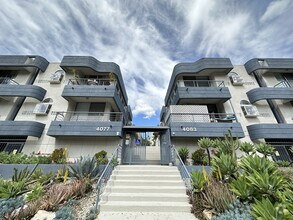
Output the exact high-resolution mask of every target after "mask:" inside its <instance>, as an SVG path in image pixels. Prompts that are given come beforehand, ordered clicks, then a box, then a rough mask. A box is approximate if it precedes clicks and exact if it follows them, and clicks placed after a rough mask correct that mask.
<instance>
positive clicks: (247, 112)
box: [240, 100, 259, 118]
mask: <svg viewBox="0 0 293 220" xmlns="http://www.w3.org/2000/svg"><path fill="white" fill-rule="evenodd" d="M240 107H241V110H242V112H243V114H244V116H245V117H246V118H255V117H257V116H259V112H258V110H257V108H256V106H254V105H252V104H251V103H250V102H249V101H246V100H242V101H240Z"/></svg>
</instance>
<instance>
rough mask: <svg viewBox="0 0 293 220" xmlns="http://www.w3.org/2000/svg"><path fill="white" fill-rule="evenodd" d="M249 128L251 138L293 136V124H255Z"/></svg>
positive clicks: (284, 137)
mask: <svg viewBox="0 0 293 220" xmlns="http://www.w3.org/2000/svg"><path fill="white" fill-rule="evenodd" d="M247 130H248V133H249V136H250V139H251V140H257V139H265V138H271V139H289V138H293V124H254V125H249V126H247Z"/></svg>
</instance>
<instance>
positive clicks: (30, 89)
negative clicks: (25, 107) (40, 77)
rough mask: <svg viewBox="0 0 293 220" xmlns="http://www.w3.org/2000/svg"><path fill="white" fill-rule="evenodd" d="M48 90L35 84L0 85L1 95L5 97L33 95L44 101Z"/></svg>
mask: <svg viewBox="0 0 293 220" xmlns="http://www.w3.org/2000/svg"><path fill="white" fill-rule="evenodd" d="M46 92H47V90H45V89H43V88H42V87H39V86H35V85H3V84H1V85H0V96H3V97H32V98H35V99H37V100H39V101H42V100H43V99H44V97H45V95H46Z"/></svg>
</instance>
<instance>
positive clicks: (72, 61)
mask: <svg viewBox="0 0 293 220" xmlns="http://www.w3.org/2000/svg"><path fill="white" fill-rule="evenodd" d="M60 67H61V68H63V69H64V70H65V71H67V68H68V67H86V68H90V69H92V70H94V71H97V72H112V73H114V74H115V75H116V76H117V78H118V82H119V84H120V86H121V89H122V92H123V95H124V98H125V100H126V103H127V102H128V98H127V94H126V90H125V86H124V82H123V78H122V74H121V72H120V67H119V66H118V65H117V64H116V63H113V62H100V61H99V60H97V59H95V58H94V57H91V56H64V57H63V59H62V61H61V64H60Z"/></svg>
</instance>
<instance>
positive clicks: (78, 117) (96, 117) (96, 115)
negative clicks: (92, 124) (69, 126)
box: [55, 111, 123, 121]
mask: <svg viewBox="0 0 293 220" xmlns="http://www.w3.org/2000/svg"><path fill="white" fill-rule="evenodd" d="M55 121H123V115H122V113H121V112H73V111H68V112H57V113H56V116H55Z"/></svg>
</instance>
